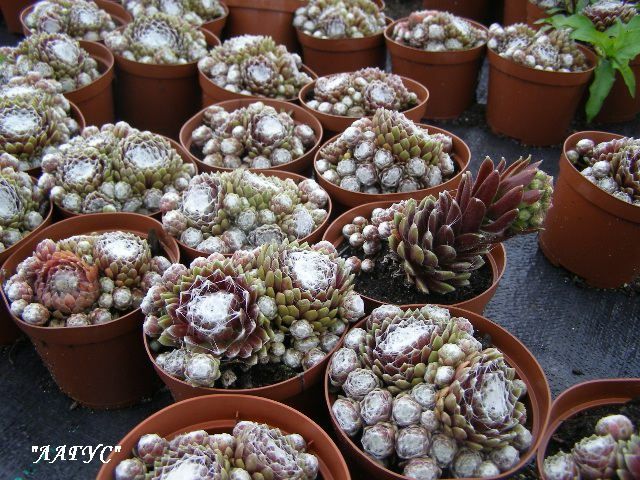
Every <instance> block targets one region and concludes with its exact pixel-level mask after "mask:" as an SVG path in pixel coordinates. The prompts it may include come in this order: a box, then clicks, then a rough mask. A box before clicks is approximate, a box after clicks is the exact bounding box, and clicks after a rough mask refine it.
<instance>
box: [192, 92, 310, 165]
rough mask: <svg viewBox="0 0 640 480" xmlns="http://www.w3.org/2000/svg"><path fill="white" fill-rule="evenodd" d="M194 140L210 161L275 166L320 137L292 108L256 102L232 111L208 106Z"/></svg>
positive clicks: (301, 153)
mask: <svg viewBox="0 0 640 480" xmlns="http://www.w3.org/2000/svg"><path fill="white" fill-rule="evenodd" d="M191 140H192V142H193V146H194V147H196V148H197V149H199V150H200V152H199V153H201V156H202V157H203V162H204V163H206V164H207V165H211V166H213V167H226V168H239V167H250V168H271V167H278V166H280V165H285V164H287V163H289V162H291V161H293V160H295V159H297V158H299V157H301V156H302V155H304V154H305V153H306V152H307V151H309V150H310V149H311V148H313V146H314V145H315V144H316V142H317V140H318V139H317V138H316V134H315V132H314V131H313V129H312V128H311V127H310V126H309V125H306V124H302V123H300V124H296V123H295V121H294V119H293V117H292V116H291V114H290V113H289V112H287V111H280V112H279V111H278V110H276V109H275V108H273V107H271V106H268V105H265V104H264V103H262V102H254V103H252V104H250V105H248V106H246V107H243V108H239V109H237V110H234V111H232V112H228V111H226V110H225V109H224V108H223V107H219V106H216V105H212V106H210V107H207V108H206V109H205V111H204V114H203V123H202V125H200V126H199V127H197V128H196V129H194V130H193V132H192V134H191Z"/></svg>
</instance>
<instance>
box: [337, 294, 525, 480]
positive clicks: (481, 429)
mask: <svg viewBox="0 0 640 480" xmlns="http://www.w3.org/2000/svg"><path fill="white" fill-rule="evenodd" d="M363 327H364V328H354V329H352V330H350V331H349V333H348V334H347V337H345V341H344V346H343V347H342V348H340V349H338V350H337V351H336V353H335V354H334V355H333V356H332V358H331V361H330V363H329V380H330V384H331V385H330V386H331V387H332V388H333V389H334V390H335V391H336V393H338V398H337V399H336V400H335V401H334V403H333V405H332V411H333V415H334V417H335V419H336V421H337V423H338V425H339V426H340V428H341V429H342V430H343V431H344V432H345V433H346V434H347V435H349V436H350V437H352V438H353V440H354V442H356V443H357V444H358V445H359V446H360V447H361V448H362V449H363V450H364V452H365V453H366V454H367V455H368V456H369V457H371V458H372V459H373V460H374V461H376V462H379V463H381V464H382V465H384V466H386V467H387V468H390V469H392V470H395V471H399V472H402V473H403V474H404V475H405V476H406V477H407V478H412V479H416V480H435V479H438V478H467V477H494V476H496V475H499V473H500V472H504V471H507V470H509V469H511V468H513V467H514V466H515V465H516V464H517V463H518V461H519V459H520V452H524V451H526V450H528V449H529V447H530V446H531V441H532V437H531V433H530V432H529V430H527V428H526V427H525V426H524V423H525V421H526V409H525V406H524V404H523V403H522V401H521V399H522V397H524V396H525V395H526V393H527V392H526V386H525V384H524V382H522V381H521V380H519V379H517V378H516V375H515V370H514V369H513V368H511V367H510V366H509V365H507V363H506V361H505V359H504V356H503V354H502V352H500V351H499V350H498V349H496V348H486V349H483V346H482V344H481V343H480V341H478V340H477V339H476V338H475V337H474V329H473V326H472V325H471V323H470V322H469V321H468V320H467V319H466V318H462V317H452V316H451V314H450V312H449V310H447V309H446V308H442V307H438V306H434V305H427V306H425V307H423V308H421V309H419V310H418V309H416V310H402V309H400V308H399V307H395V306H392V305H383V306H381V307H378V308H376V309H375V310H373V312H372V313H371V315H370V316H369V318H368V319H367V322H366V324H365V325H364V326H363Z"/></svg>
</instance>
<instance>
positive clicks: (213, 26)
mask: <svg viewBox="0 0 640 480" xmlns="http://www.w3.org/2000/svg"><path fill="white" fill-rule="evenodd" d="M220 5H222V8H224V15H222V16H221V17H218V18H215V19H213V20H211V21H209V22H205V23H203V24H202V25H201V26H200V28H202V29H203V30H207V31H209V32H211V33H213V34H214V35H215V36H216V37H218V38H222V30H223V29H224V26H225V25H226V24H227V20H228V18H229V7H227V6H226V5H225V4H224V3H222V2H220Z"/></svg>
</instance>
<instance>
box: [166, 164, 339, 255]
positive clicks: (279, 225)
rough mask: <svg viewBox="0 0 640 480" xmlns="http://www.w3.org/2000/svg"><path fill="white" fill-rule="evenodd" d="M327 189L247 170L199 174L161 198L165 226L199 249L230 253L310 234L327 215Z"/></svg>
mask: <svg viewBox="0 0 640 480" xmlns="http://www.w3.org/2000/svg"><path fill="white" fill-rule="evenodd" d="M328 203H329V196H328V194H327V192H325V191H324V189H322V187H320V186H319V185H318V184H317V183H316V182H315V181H314V180H311V179H306V180H303V181H302V182H300V183H299V184H296V183H295V182H294V181H293V180H291V179H286V180H282V179H280V178H277V177H272V176H267V175H263V174H261V173H253V172H250V171H249V170H241V169H238V170H234V171H231V172H217V173H202V174H200V175H196V176H195V177H193V179H191V182H189V185H188V187H187V188H186V189H185V190H184V192H182V194H181V195H178V194H177V193H175V192H169V193H167V194H165V196H164V197H163V198H162V200H161V201H160V209H161V210H162V212H163V213H164V215H163V217H162V223H163V225H164V228H165V230H166V231H167V232H168V233H169V234H171V235H173V236H174V237H176V238H178V239H179V240H180V241H181V242H182V243H184V244H185V245H186V246H188V247H190V248H195V249H196V250H198V251H201V252H205V253H207V254H209V253H223V254H225V253H233V252H235V251H236V250H240V249H243V248H253V247H257V246H259V245H262V244H263V243H269V242H277V243H280V242H282V241H283V240H285V239H288V240H296V239H301V238H304V237H306V236H308V235H310V234H311V233H312V232H313V231H314V230H315V229H316V228H317V227H318V226H319V225H320V224H321V223H322V222H324V220H325V219H326V218H327V215H328V212H327V210H326V208H327V205H328Z"/></svg>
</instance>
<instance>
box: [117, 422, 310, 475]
mask: <svg viewBox="0 0 640 480" xmlns="http://www.w3.org/2000/svg"><path fill="white" fill-rule="evenodd" d="M133 454H134V456H133V457H132V458H128V459H126V460H123V461H122V462H120V463H119V464H118V465H117V466H116V469H115V479H116V480H139V479H141V478H146V479H149V480H160V479H168V478H188V479H196V478H202V479H205V478H206V479H210V480H258V479H265V480H266V479H273V480H276V479H283V480H284V479H287V480H315V479H316V478H317V476H318V468H319V462H318V459H317V457H316V456H315V455H313V454H311V453H308V452H307V442H306V441H305V439H304V438H303V437H302V436H301V435H299V434H297V433H292V434H288V435H286V434H284V433H282V432H281V431H280V430H279V429H277V428H272V427H270V426H269V425H266V424H260V423H256V422H251V421H240V422H238V423H237V424H236V426H235V427H234V429H233V431H232V433H213V434H211V433H207V432H206V431H205V430H196V431H192V432H187V433H183V434H181V435H178V436H176V437H174V438H173V439H171V440H168V439H166V438H163V437H161V436H160V435H157V434H153V433H152V434H146V435H143V436H142V437H140V440H139V441H138V443H137V445H136V447H135V449H134V452H133Z"/></svg>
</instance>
